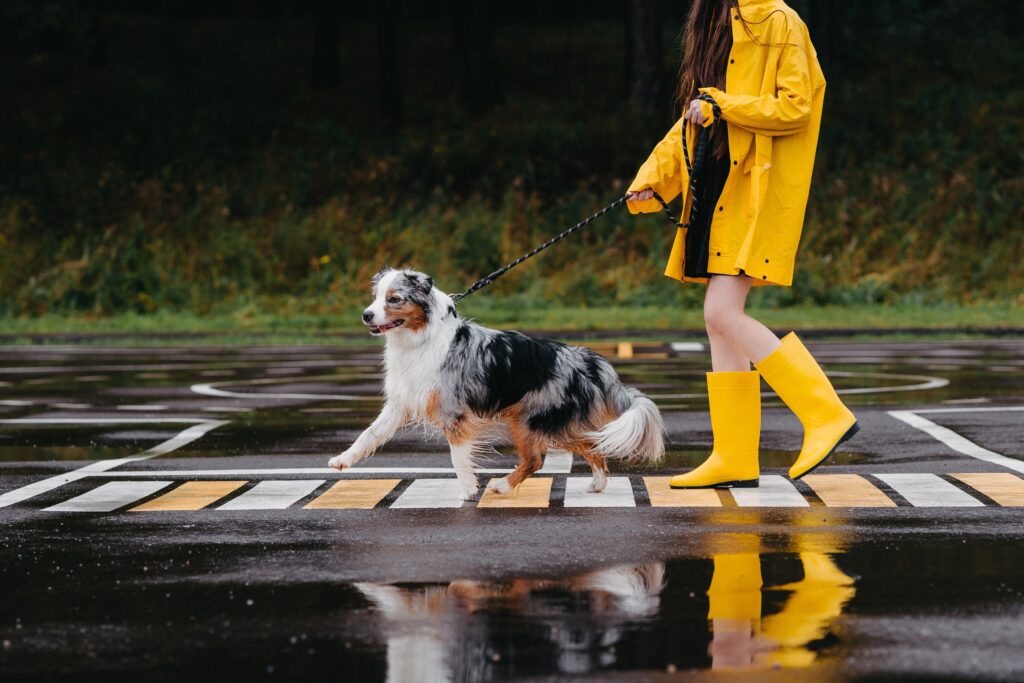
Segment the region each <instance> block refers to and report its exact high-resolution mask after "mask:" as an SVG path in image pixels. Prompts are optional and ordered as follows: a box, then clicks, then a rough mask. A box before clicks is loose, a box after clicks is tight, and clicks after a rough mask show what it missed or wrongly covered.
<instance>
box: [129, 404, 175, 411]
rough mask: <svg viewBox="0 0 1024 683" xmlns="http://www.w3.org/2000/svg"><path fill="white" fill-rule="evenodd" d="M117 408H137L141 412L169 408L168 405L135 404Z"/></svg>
mask: <svg viewBox="0 0 1024 683" xmlns="http://www.w3.org/2000/svg"><path fill="white" fill-rule="evenodd" d="M117 409H118V410H137V411H139V412H157V411H160V410H167V406H161V405H145V404H135V405H123V406H117Z"/></svg>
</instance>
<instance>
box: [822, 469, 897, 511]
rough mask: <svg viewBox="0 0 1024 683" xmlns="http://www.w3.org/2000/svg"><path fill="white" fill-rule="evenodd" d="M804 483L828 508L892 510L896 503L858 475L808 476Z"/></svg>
mask: <svg viewBox="0 0 1024 683" xmlns="http://www.w3.org/2000/svg"><path fill="white" fill-rule="evenodd" d="M802 481H804V482H806V484H807V485H808V486H810V487H811V488H812V489H814V492H815V493H816V494H818V498H821V500H822V502H824V503H825V505H827V506H829V507H830V508H894V507H896V503H894V502H893V501H892V499H890V498H889V496H887V495H885V493H883V492H882V491H881V489H879V488H878V487H876V486H875V485H874V484H872V483H871V482H870V481H868V480H867V479H865V478H864V477H862V476H860V475H859V474H808V475H807V476H805V477H804V478H803V480H802Z"/></svg>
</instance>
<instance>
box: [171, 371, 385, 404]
mask: <svg viewBox="0 0 1024 683" xmlns="http://www.w3.org/2000/svg"><path fill="white" fill-rule="evenodd" d="M321 379H331V380H337V379H338V377H337V376H335V375H328V376H325V377H303V378H302V381H303V382H310V381H313V380H321ZM288 381H292V382H294V381H296V380H294V379H293V380H288V379H276V378H275V379H253V380H247V381H237V382H230V384H231V385H232V386H238V385H240V384H244V385H247V386H253V385H265V384H281V383H282V382H288ZM224 384H228V382H217V383H214V382H211V383H209V384H193V385H192V386H191V389H192V391H194V392H195V393H197V394H202V395H203V396H217V397H218V398H248V399H255V400H262V399H268V398H271V399H282V400H289V401H291V400H314V401H365V400H367V399H372V398H375V397H374V396H353V395H349V394H292V393H284V394H276V393H265V394H264V393H243V392H240V391H228V390H226V389H220V388H218V385H224Z"/></svg>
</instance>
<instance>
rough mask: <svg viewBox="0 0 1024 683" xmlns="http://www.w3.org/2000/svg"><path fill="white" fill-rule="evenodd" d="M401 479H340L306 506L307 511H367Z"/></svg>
mask: <svg viewBox="0 0 1024 683" xmlns="http://www.w3.org/2000/svg"><path fill="white" fill-rule="evenodd" d="M401 482H402V480H401V479H342V480H341V481H339V482H338V483H336V484H335V485H334V486H332V487H331V488H329V489H327V491H325V492H324V494H323V495H321V496H318V497H317V498H316V499H314V500H312V501H310V502H309V504H308V505H306V509H307V510H369V509H370V508H372V507H374V506H375V505H376V504H377V503H379V502H380V501H381V500H383V498H384V496H386V495H388V494H389V493H391V491H392V489H394V488H395V487H396V486H398V485H399V484H400V483H401Z"/></svg>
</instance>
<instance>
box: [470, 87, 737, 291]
mask: <svg viewBox="0 0 1024 683" xmlns="http://www.w3.org/2000/svg"><path fill="white" fill-rule="evenodd" d="M697 99H700V100H704V101H706V102H710V103H711V106H712V107H713V108H714V112H715V119H716V120H717V119H718V118H719V117H720V116H721V111H720V110H719V108H718V103H717V102H715V101H714V100H713V99H712V98H711V96H710V95H705V94H703V93H702V94H700V95H698V96H697ZM688 123H689V122H685V123H684V126H683V160H684V161H685V162H686V173H687V176H688V177H689V179H690V196H691V197H692V198H693V200H692V202H691V204H690V216H694V215H696V213H695V212H696V210H697V193H696V192H697V183H696V178H695V176H696V175H697V174H698V173H700V172H701V171H702V170H703V168H704V164H705V162H706V160H707V156H708V152H707V146H708V145H707V128H704V127H701V128H700V129H699V130H698V131H697V140H696V142H695V143H694V150H693V157H694V159H693V164H692V165H691V164H690V152H689V150H687V149H686V125H687V124H688ZM654 198H655V199H657V200H658V203H659V204H661V208H662V210H663V211H664V212H665V215H666V216H667V217H668V219H669V220H670V221H672V224H673V225H676V226H678V227H682V228H685V227H687V226H689V224H690V223H689V221H687V222H686V223H679V222H678V221H677V220H676V217H675V216H674V215H673V214H672V210H671V209H670V208H669V206H668V204H667V203H666V202H665V200H664V199H662V198H661V195H659V194H658V193H657V192H654ZM625 201H626V198H625V197H624V196H623V197H619V198H618V199H616V200H615V201H614V202H612V203H611V204H609V205H608V206H606V207H604V208H603V209H601V210H600V211H598V212H597V213H594V214H591V215H589V216H587V217H586V218H584V219H583V220H581V221H580V222H579V223H577V224H576V225H574V226H572V227H571V228H569V229H568V230H565V231H563V232H560V233H558V234H557V235H555V236H554V237H552V238H551V239H549V240H548V241H547V242H544V243H543V244H541V245H540V246H538V247H536V248H534V249H532V250H530V251H528V252H526V253H525V254H523V255H522V256H520V257H519V258H517V259H516V260H515V261H512V262H511V263H508V264H506V265H504V266H502V267H501V268H498V269H497V270H496V271H494V272H493V273H491V274H490V275H487V276H485V277H482V278H480V279H479V280H477V281H476V282H474V283H473V284H472V285H470V287H469V289H467V290H466V291H464V292H460V293H458V294H452V295H451V298H452V301H453V302H455V303H456V304H457V303H458V302H460V301H461V300H463V299H465V298H466V297H467V296H469V295H470V294H472V293H473V292H476V291H477V290H480V289H483V288H484V287H486V286H487V285H489V284H491V283H492V282H494V281H495V280H497V279H498V278H499V277H501V276H502V275H504V274H505V273H507V272H508V271H510V270H512V269H513V268H515V267H516V266H518V265H519V264H520V263H522V262H523V261H526V260H527V259H530V258H533V257H534V256H536V255H537V254H539V253H540V252H542V251H544V250H545V249H547V248H548V247H551V246H554V245H555V244H557V243H558V242H561V241H562V240H564V239H565V238H566V237H568V236H569V235H571V234H573V233H574V232H576V231H577V230H580V229H582V228H584V227H586V226H587V225H589V224H590V223H592V222H594V220H596V219H598V218H600V217H601V216H603V215H605V214H606V213H608V212H609V211H611V210H612V209H615V208H617V207H618V206H619V205H621V204H623V203H624V202H625Z"/></svg>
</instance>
